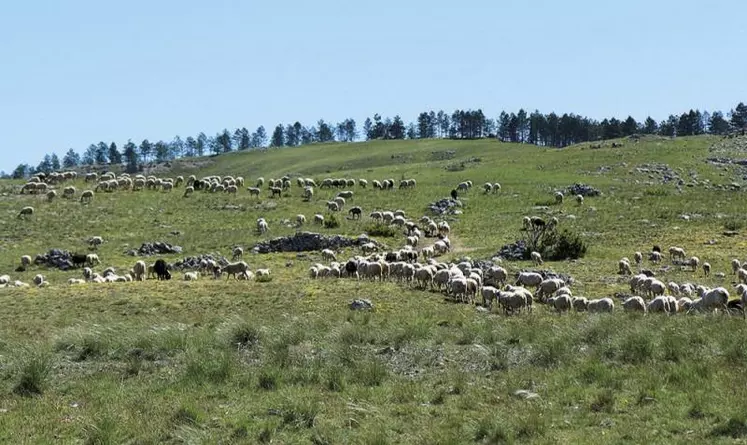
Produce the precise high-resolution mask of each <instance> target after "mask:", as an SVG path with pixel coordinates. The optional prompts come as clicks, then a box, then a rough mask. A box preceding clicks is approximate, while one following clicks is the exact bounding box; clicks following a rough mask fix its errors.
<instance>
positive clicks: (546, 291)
mask: <svg viewBox="0 0 747 445" xmlns="http://www.w3.org/2000/svg"><path fill="white" fill-rule="evenodd" d="M564 285H565V282H564V281H563V280H561V279H558V278H550V279H547V280H543V281H542V282H541V283H540V284H539V286H538V289H537V295H536V296H537V298H538V299H539V300H540V301H541V300H542V299H543V298H544V297H546V296H550V295H552V294H553V293H555V292H556V291H557V290H558V289H560V288H561V287H563V286H564Z"/></svg>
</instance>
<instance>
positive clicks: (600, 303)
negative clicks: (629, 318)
mask: <svg viewBox="0 0 747 445" xmlns="http://www.w3.org/2000/svg"><path fill="white" fill-rule="evenodd" d="M614 309H615V302H614V301H612V299H611V298H600V299H598V300H589V303H588V304H587V307H586V310H588V311H589V312H612V311H613V310H614Z"/></svg>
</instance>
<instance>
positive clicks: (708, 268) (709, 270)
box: [703, 263, 711, 277]
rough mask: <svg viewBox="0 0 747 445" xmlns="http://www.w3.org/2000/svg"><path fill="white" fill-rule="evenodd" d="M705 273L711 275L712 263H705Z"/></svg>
mask: <svg viewBox="0 0 747 445" xmlns="http://www.w3.org/2000/svg"><path fill="white" fill-rule="evenodd" d="M703 275H704V276H706V277H707V276H709V275H711V265H710V263H703Z"/></svg>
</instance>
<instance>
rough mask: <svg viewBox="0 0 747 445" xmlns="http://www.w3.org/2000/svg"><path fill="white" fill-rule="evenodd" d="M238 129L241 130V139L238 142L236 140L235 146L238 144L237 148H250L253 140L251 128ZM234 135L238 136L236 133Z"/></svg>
mask: <svg viewBox="0 0 747 445" xmlns="http://www.w3.org/2000/svg"><path fill="white" fill-rule="evenodd" d="M236 131H238V132H239V140H238V142H234V146H236V149H237V150H248V149H249V147H250V146H251V142H252V138H251V135H250V134H249V130H247V129H246V127H241V130H236ZM234 137H236V135H235V134H234Z"/></svg>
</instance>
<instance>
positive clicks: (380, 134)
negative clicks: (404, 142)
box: [369, 113, 386, 139]
mask: <svg viewBox="0 0 747 445" xmlns="http://www.w3.org/2000/svg"><path fill="white" fill-rule="evenodd" d="M385 136H386V125H385V124H384V122H382V121H381V115H379V113H376V114H374V117H373V127H371V132H370V136H369V139H383V138H384V137H385Z"/></svg>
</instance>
